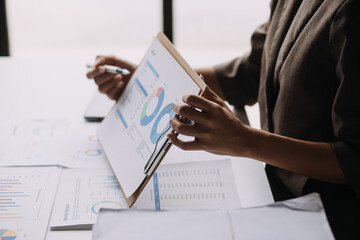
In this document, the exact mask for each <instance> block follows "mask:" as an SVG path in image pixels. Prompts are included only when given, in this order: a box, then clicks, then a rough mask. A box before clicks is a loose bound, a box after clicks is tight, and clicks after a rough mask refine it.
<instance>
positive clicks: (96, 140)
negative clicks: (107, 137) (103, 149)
mask: <svg viewBox="0 0 360 240" xmlns="http://www.w3.org/2000/svg"><path fill="white" fill-rule="evenodd" d="M88 139H89V141H91V142H99V139H98V137H97V136H96V135H92V136H90V137H89V138H88Z"/></svg>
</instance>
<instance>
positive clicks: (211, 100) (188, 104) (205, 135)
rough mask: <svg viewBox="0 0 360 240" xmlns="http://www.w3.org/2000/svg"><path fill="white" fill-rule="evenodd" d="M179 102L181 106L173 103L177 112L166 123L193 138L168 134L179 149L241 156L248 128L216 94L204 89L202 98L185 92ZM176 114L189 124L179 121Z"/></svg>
mask: <svg viewBox="0 0 360 240" xmlns="http://www.w3.org/2000/svg"><path fill="white" fill-rule="evenodd" d="M183 101H184V103H185V105H181V104H175V105H174V111H175V112H176V113H177V114H176V115H175V116H174V117H173V118H172V119H171V120H170V125H171V127H172V128H173V129H174V130H175V131H176V132H178V133H180V134H183V135H186V136H192V137H195V138H194V140H193V141H182V140H180V139H178V138H177V137H176V135H175V134H172V133H170V134H168V137H169V139H170V141H171V142H172V143H173V144H174V145H176V146H178V147H179V148H181V149H183V150H205V151H208V152H211V153H215V154H225V155H237V156H240V155H243V151H244V149H245V146H244V144H245V142H246V138H247V135H248V134H249V132H250V131H249V128H248V127H246V126H245V125H244V124H242V122H241V121H240V120H239V119H238V118H237V117H236V116H235V115H234V113H233V112H232V111H231V110H230V109H229V108H228V106H227V105H226V104H225V102H224V101H223V100H222V99H221V98H220V97H218V96H217V95H216V94H215V93H214V92H213V91H211V90H210V89H209V88H207V89H206V90H205V92H204V95H203V97H201V96H196V95H186V96H184V97H183ZM180 116H183V117H185V118H187V119H189V120H192V121H193V123H192V124H186V123H183V122H181V121H180V119H179V117H180Z"/></svg>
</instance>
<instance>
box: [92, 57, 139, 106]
mask: <svg viewBox="0 0 360 240" xmlns="http://www.w3.org/2000/svg"><path fill="white" fill-rule="evenodd" d="M103 65H113V66H118V67H121V68H125V69H127V70H129V71H130V74H129V75H127V76H123V75H121V74H113V73H108V72H105V68H104V67H103ZM135 69H136V65H135V64H132V63H129V62H126V61H124V60H121V59H119V58H116V57H114V56H97V57H96V64H95V68H94V69H93V70H91V71H89V72H88V73H87V74H86V76H87V78H89V79H94V80H95V83H96V84H97V85H98V87H99V91H100V92H101V93H104V94H106V95H107V96H108V97H109V98H110V99H112V100H118V99H119V98H120V96H121V94H122V93H123V91H124V89H125V87H126V85H127V83H128V82H129V80H130V78H131V76H132V74H133V73H134V71H135Z"/></svg>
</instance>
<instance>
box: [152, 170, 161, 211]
mask: <svg viewBox="0 0 360 240" xmlns="http://www.w3.org/2000/svg"><path fill="white" fill-rule="evenodd" d="M153 180H154V197H155V210H160V193H159V182H158V175H157V173H154V175H153Z"/></svg>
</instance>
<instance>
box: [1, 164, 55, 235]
mask: <svg viewBox="0 0 360 240" xmlns="http://www.w3.org/2000/svg"><path fill="white" fill-rule="evenodd" d="M60 172H61V168H58V167H29V168H21V167H15V168H1V170H0V239H7V240H10V239H16V240H21V239H29V240H31V239H44V238H45V234H46V231H47V228H48V223H49V219H50V214H51V209H52V206H53V202H54V198H55V193H56V189H57V185H58V181H59V177H60Z"/></svg>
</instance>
